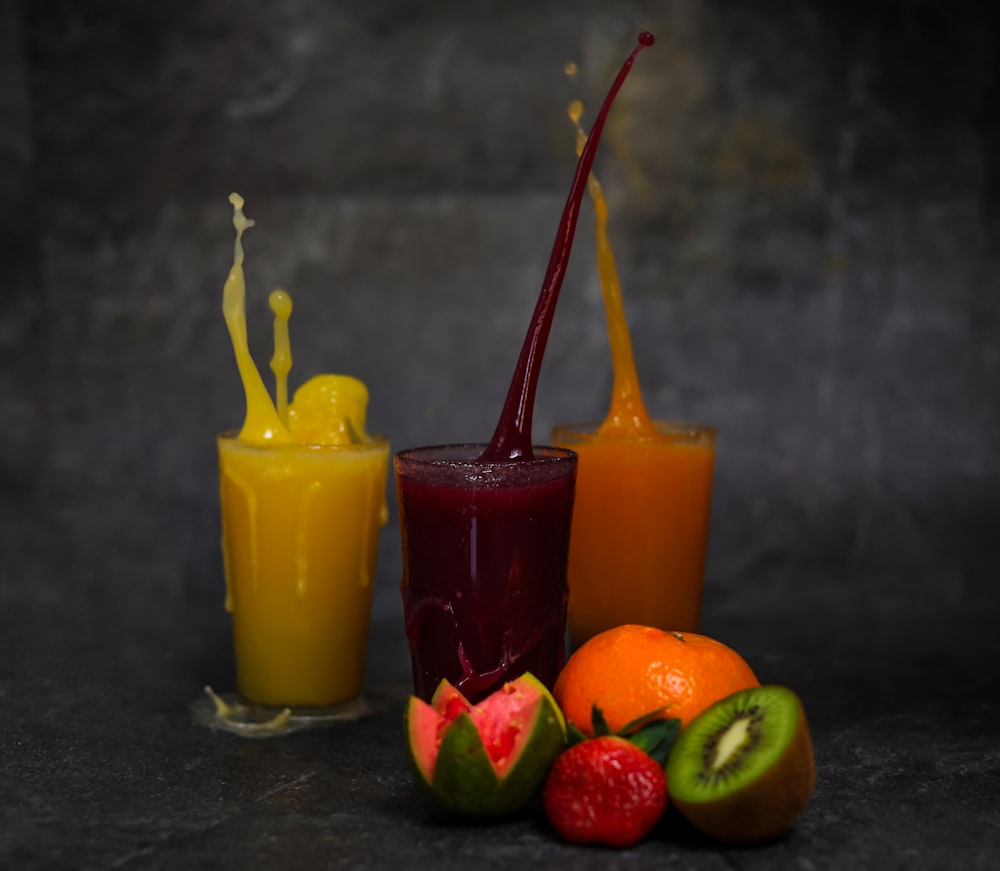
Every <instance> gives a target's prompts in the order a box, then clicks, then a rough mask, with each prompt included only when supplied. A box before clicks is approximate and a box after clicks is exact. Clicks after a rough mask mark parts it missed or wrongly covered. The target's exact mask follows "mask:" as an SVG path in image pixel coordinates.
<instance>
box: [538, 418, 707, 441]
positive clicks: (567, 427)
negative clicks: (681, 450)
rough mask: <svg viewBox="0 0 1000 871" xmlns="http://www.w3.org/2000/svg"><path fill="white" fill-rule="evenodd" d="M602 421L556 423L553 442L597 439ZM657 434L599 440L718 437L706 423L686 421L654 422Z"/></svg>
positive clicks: (609, 436) (610, 436) (608, 436)
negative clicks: (562, 439) (561, 439)
mask: <svg viewBox="0 0 1000 871" xmlns="http://www.w3.org/2000/svg"><path fill="white" fill-rule="evenodd" d="M603 423H604V421H603V420H585V421H577V422H575V423H558V424H556V425H555V426H554V427H552V432H551V437H552V440H553V441H558V440H559V439H560V438H565V439H567V440H571V441H592V440H594V439H595V438H596V437H597V430H598V429H599V428H600V427H601V426H602V425H603ZM653 424H654V425H655V426H656V429H657V432H656V433H655V434H652V433H650V434H637V433H607V434H605V435H602V436H601V439H602V440H604V439H607V440H608V441H613V440H616V439H617V440H619V441H657V440H659V439H670V440H671V441H695V442H697V441H711V442H714V441H715V439H716V437H717V436H718V429H717V428H716V427H714V426H711V425H709V424H707V423H695V422H693V421H687V420H654V421H653Z"/></svg>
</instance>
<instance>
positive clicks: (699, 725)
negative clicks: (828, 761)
mask: <svg viewBox="0 0 1000 871" xmlns="http://www.w3.org/2000/svg"><path fill="white" fill-rule="evenodd" d="M815 783H816V766H815V761H814V759H813V749H812V739H811V737H810V735H809V726H808V724H807V723H806V717H805V712H804V710H803V709H802V702H801V701H800V700H799V697H798V696H797V695H796V694H795V693H794V692H793V691H792V690H790V689H788V688H787V687H782V686H775V685H771V686H761V687H752V688H751V689H746V690H741V691H740V692H738V693H734V694H733V695H731V696H728V697H727V698H725V699H722V700H721V701H719V702H716V703H715V704H714V705H712V706H711V707H710V708H708V709H707V710H705V711H704V712H703V713H702V714H700V715H699V716H698V717H696V718H695V719H694V720H693V721H692V722H691V723H690V724H688V726H687V727H686V728H684V729H683V730H682V731H681V733H680V735H679V736H678V738H677V741H676V743H675V744H674V746H673V749H672V750H671V753H670V758H669V759H668V760H667V785H668V789H669V791H670V798H671V800H672V801H673V803H674V805H675V806H676V807H677V809H678V810H679V811H680V812H681V814H683V815H684V816H685V817H686V818H687V819H688V821H689V822H690V823H691V824H692V825H694V826H695V827H697V828H698V829H701V830H702V831H703V832H705V833H707V834H709V835H712V836H713V837H715V838H717V839H719V840H720V841H727V842H730V843H749V842H753V841H762V840H766V839H767V838H771V837H774V836H775V835H777V834H780V833H781V832H783V831H784V830H785V829H787V828H788V827H789V826H790V825H791V824H792V823H793V822H794V821H795V819H796V818H797V817H798V816H799V814H800V813H801V812H802V810H803V808H804V807H805V806H806V804H807V803H808V802H809V798H810V797H811V796H812V792H813V788H814V787H815Z"/></svg>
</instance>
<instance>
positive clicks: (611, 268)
mask: <svg viewBox="0 0 1000 871" xmlns="http://www.w3.org/2000/svg"><path fill="white" fill-rule="evenodd" d="M568 114H569V118H570V120H571V121H572V122H573V124H574V125H575V127H576V150H577V153H578V154H579V153H580V152H581V151H582V150H583V146H584V144H585V143H586V141H587V134H586V133H584V132H583V128H582V127H581V126H580V119H581V118H582V117H583V103H581V102H580V101H579V100H574V101H573V102H572V103H570V104H569V109H568ZM587 191H588V193H589V194H590V198H591V200H592V201H593V203H594V215H595V224H594V241H595V248H596V250H597V273H598V276H599V277H600V280H601V295H602V296H603V297H604V310H605V313H606V315H607V318H608V339H609V341H610V344H611V363H612V367H613V371H614V386H613V388H612V391H611V408H610V410H609V411H608V415H607V417H606V418H605V419H604V422H603V423H602V424H601V425H600V427H599V428H598V434H600V435H605V434H611V433H621V434H625V433H628V434H632V435H653V434H655V433H656V425H655V424H654V423H653V421H652V419H651V418H650V416H649V412H648V411H647V410H646V404H645V403H644V402H643V401H642V393H641V391H640V390H639V375H638V373H637V372H636V368H635V355H634V354H633V352H632V337H631V336H630V335H629V329H628V321H627V320H626V319H625V305H624V303H623V302H622V287H621V282H620V281H619V280H618V269H617V267H616V266H615V255H614V252H613V251H612V250H611V240H610V239H609V238H608V204H607V201H606V200H605V198H604V189H603V188H602V187H601V183H600V182H599V181H598V180H597V176H596V175H594V174H593V173H591V174H590V178H589V179H588V181H587Z"/></svg>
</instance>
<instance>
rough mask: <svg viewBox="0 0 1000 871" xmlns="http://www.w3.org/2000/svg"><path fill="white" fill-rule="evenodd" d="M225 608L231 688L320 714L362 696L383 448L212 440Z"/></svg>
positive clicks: (381, 512) (380, 517)
mask: <svg viewBox="0 0 1000 871" xmlns="http://www.w3.org/2000/svg"><path fill="white" fill-rule="evenodd" d="M218 450H219V480H220V492H221V498H222V527H223V534H222V544H223V553H224V557H225V568H226V608H227V610H228V611H230V612H231V613H232V620H233V635H234V641H235V652H236V678H237V689H238V692H239V695H240V696H241V697H242V699H244V700H246V701H248V702H251V703H253V704H255V705H262V706H274V707H292V708H294V709H296V713H299V710H298V709H302V708H304V709H324V708H329V707H330V706H336V705H339V704H341V703H344V702H348V701H351V700H354V699H357V698H358V697H359V696H360V695H361V692H362V687H363V681H364V669H365V654H366V648H367V642H368V627H369V617H370V612H371V601H372V586H373V581H374V574H375V559H376V551H377V545H378V535H379V527H380V526H382V525H383V524H384V523H385V522H386V519H387V511H386V504H385V487H386V476H387V473H388V461H389V442H388V440H387V439H386V438H384V437H383V436H379V435H369V436H368V437H367V440H365V441H363V442H354V443H350V444H339V445H309V444H301V443H283V444H269V445H255V444H248V443H247V442H245V441H242V440H240V439H239V438H237V434H236V433H227V434H223V435H221V436H219V438H218Z"/></svg>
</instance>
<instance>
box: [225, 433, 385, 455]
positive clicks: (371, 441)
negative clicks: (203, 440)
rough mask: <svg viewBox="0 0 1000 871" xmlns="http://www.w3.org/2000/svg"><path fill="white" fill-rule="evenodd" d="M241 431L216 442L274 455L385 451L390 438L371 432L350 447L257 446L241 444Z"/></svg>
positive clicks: (290, 443) (306, 444) (295, 443)
mask: <svg viewBox="0 0 1000 871" xmlns="http://www.w3.org/2000/svg"><path fill="white" fill-rule="evenodd" d="M239 434H240V431H239V430H238V429H228V430H226V431H225V432H220V433H219V434H218V435H217V436H216V437H215V441H216V443H217V444H222V443H225V444H227V445H233V446H234V447H236V448H237V449H238V450H241V451H247V452H248V453H250V452H256V451H260V452H263V453H274V452H288V453H292V452H306V453H316V454H320V453H330V454H338V453H347V452H349V451H359V450H361V451H364V450H373V451H374V450H378V451H381V450H384V449H386V448H388V447H389V438H388V436H384V435H382V434H381V433H377V432H370V433H368V434H367V436H368V441H364V442H351V444H349V445H314V444H309V443H308V442H277V443H275V444H270V445H255V444H251V443H249V442H241V441H240V440H239Z"/></svg>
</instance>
